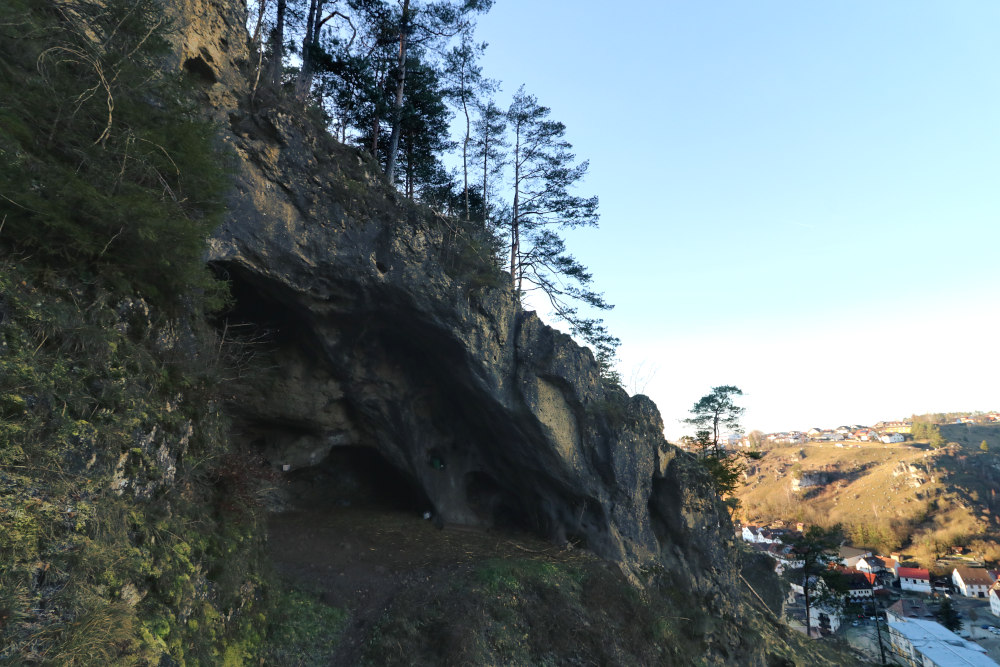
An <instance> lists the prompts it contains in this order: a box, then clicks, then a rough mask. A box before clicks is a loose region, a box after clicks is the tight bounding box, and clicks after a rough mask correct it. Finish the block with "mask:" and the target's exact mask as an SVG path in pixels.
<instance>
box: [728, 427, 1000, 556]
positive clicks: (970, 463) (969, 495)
mask: <svg viewBox="0 0 1000 667" xmlns="http://www.w3.org/2000/svg"><path fill="white" fill-rule="evenodd" d="M941 432H942V435H944V437H945V439H946V440H947V441H948V442H949V444H948V445H947V446H946V447H943V448H941V449H937V450H935V449H932V448H931V447H930V446H929V445H928V444H927V443H926V442H921V441H916V442H905V443H899V444H895V445H884V444H880V443H865V442H842V443H808V444H804V445H791V446H784V447H776V448H773V449H768V450H767V451H766V452H765V453H764V456H763V458H762V459H761V460H760V461H757V462H755V465H754V466H752V467H751V468H750V469H749V470H748V471H747V474H746V484H745V485H744V486H743V487H742V488H741V489H740V490H739V491H738V496H739V498H740V499H741V500H742V502H743V504H744V515H745V517H746V519H747V520H748V521H751V522H753V521H759V522H761V521H762V522H769V521H772V520H776V519H780V520H786V521H802V522H805V523H808V524H817V525H822V526H830V525H833V524H837V523H839V524H842V525H843V526H844V528H845V530H846V532H847V534H848V536H849V537H850V538H851V539H852V541H854V542H855V543H856V544H864V545H866V546H876V547H878V548H880V549H881V550H883V552H885V553H888V552H889V551H895V550H899V549H903V550H904V551H906V552H907V553H909V554H911V555H912V556H913V557H914V558H916V559H918V560H919V561H920V562H922V563H924V564H927V565H932V564H933V562H934V561H935V560H936V557H937V555H938V554H942V553H944V552H945V551H946V550H947V548H948V547H950V546H953V545H961V546H969V547H972V548H973V549H974V551H975V552H976V553H978V554H979V557H981V558H986V559H987V560H990V561H995V560H997V559H998V558H1000V548H998V546H997V545H998V539H1000V524H998V520H997V517H996V511H997V500H996V488H997V483H998V481H1000V456H998V452H1000V427H997V426H972V425H969V426H967V425H945V426H942V427H941ZM984 440H985V441H986V442H987V446H988V450H989V451H986V452H984V451H982V450H981V449H980V444H981V443H982V442H983V441H984ZM796 479H798V480H799V487H800V488H799V489H798V490H795V485H794V480H796Z"/></svg>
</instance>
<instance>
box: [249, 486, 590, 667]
mask: <svg viewBox="0 0 1000 667" xmlns="http://www.w3.org/2000/svg"><path fill="white" fill-rule="evenodd" d="M299 504H300V507H298V508H295V509H292V510H290V511H286V512H281V513H277V514H274V515H272V517H271V519H270V521H269V540H268V542H269V550H270V555H271V559H272V562H273V565H274V567H275V569H276V570H277V572H278V573H279V574H280V575H281V576H282V577H283V578H285V579H287V580H288V581H289V582H290V583H292V584H293V585H294V586H295V587H296V588H298V589H300V590H303V591H308V592H311V593H314V594H315V595H317V597H318V598H319V599H320V600H321V601H323V602H324V603H326V604H329V605H332V606H336V607H339V608H342V609H347V610H348V612H349V613H350V621H349V623H350V624H349V626H348V627H347V629H346V630H345V632H344V633H343V642H342V644H341V645H340V647H339V649H338V656H337V659H336V660H335V661H334V663H333V664H334V665H338V666H339V665H345V666H346V665H356V664H358V660H359V658H360V656H361V652H362V650H363V649H364V641H365V638H366V637H367V636H368V635H369V632H370V630H371V629H372V627H373V626H374V624H375V623H377V622H378V620H379V619H380V618H381V616H382V612H383V610H384V609H385V608H386V607H387V606H388V605H389V604H390V603H391V602H392V600H393V597H394V596H395V595H396V594H397V593H399V592H400V591H401V590H404V589H406V588H408V587H411V586H418V585H419V586H421V587H433V586H444V585H447V583H448V581H449V580H450V579H451V578H452V577H453V576H454V575H455V574H456V573H457V572H459V571H461V570H462V569H464V568H471V567H473V566H474V565H475V564H476V563H480V562H482V561H485V560H489V559H492V558H525V557H529V558H530V557H555V558H559V559H560V560H562V559H566V558H588V557H589V556H588V555H585V554H584V553H582V552H577V553H573V554H569V553H567V552H565V551H563V550H562V549H560V548H559V547H556V546H554V545H552V544H550V543H547V542H543V541H541V540H538V539H537V538H534V537H531V536H527V535H523V534H513V533H502V532H493V531H486V530H480V529H470V528H466V527H461V526H450V525H446V526H444V528H443V529H439V528H436V527H435V526H434V524H433V522H432V521H427V520H424V519H423V518H422V517H421V516H419V515H417V514H416V513H414V512H407V511H401V510H398V509H393V508H391V507H385V506H378V505H377V504H369V505H367V506H363V507H358V506H354V505H352V506H347V507H345V506H343V505H338V504H324V503H313V504H312V506H311V507H302V506H301V505H302V504H303V503H301V502H300V503H299Z"/></svg>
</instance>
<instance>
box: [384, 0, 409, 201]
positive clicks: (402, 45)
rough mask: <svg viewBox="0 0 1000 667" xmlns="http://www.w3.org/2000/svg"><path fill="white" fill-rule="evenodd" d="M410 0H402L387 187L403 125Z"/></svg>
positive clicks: (390, 178)
mask: <svg viewBox="0 0 1000 667" xmlns="http://www.w3.org/2000/svg"><path fill="white" fill-rule="evenodd" d="M409 20H410V0H403V13H402V16H401V18H400V27H399V62H398V63H397V68H396V100H395V102H394V104H393V106H392V134H391V135H389V156H388V158H387V159H386V161H385V177H386V180H388V181H389V185H393V184H394V183H395V180H396V176H395V171H396V151H397V150H399V135H400V132H401V130H402V124H403V87H404V86H405V84H406V32H407V30H408V29H409V25H408V24H409Z"/></svg>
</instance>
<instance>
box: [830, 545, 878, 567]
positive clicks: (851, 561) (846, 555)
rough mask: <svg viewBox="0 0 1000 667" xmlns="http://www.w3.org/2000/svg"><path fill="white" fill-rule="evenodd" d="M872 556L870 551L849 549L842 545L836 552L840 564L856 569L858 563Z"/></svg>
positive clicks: (855, 548)
mask: <svg viewBox="0 0 1000 667" xmlns="http://www.w3.org/2000/svg"><path fill="white" fill-rule="evenodd" d="M871 555H873V554H872V552H871V550H870V549H859V548H857V547H849V546H847V545H844V546H842V547H840V550H839V551H838V552H837V556H838V557H839V558H840V564H841V565H844V566H846V567H856V566H857V564H858V561H859V560H861V559H862V558H864V557H866V556H871Z"/></svg>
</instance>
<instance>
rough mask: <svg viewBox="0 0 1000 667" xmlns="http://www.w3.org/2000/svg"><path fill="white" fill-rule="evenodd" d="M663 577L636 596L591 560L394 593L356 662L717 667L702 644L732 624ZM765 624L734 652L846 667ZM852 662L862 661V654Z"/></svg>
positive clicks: (520, 563)
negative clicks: (752, 640) (710, 666)
mask: <svg viewBox="0 0 1000 667" xmlns="http://www.w3.org/2000/svg"><path fill="white" fill-rule="evenodd" d="M665 575H666V573H660V574H659V575H655V574H651V581H650V585H649V587H648V588H646V589H645V590H644V591H643V592H641V593H640V592H639V591H637V590H636V589H635V588H633V587H632V586H631V585H630V584H629V583H628V582H627V581H626V580H625V579H624V578H623V577H622V576H621V574H620V573H618V572H616V571H615V570H614V569H612V568H609V567H608V566H607V565H605V564H602V563H599V562H597V561H593V560H590V561H581V560H575V561H573V562H560V561H558V560H549V559H540V558H536V559H530V558H524V559H505V560H495V561H485V562H482V563H480V564H478V565H477V566H475V567H473V568H471V569H469V570H467V571H460V572H456V573H454V575H453V576H452V577H450V578H449V579H447V580H434V581H433V582H432V583H431V584H429V585H428V586H426V587H422V588H420V589H419V590H418V589H409V590H406V591H404V592H403V593H401V594H399V595H397V596H396V597H395V598H394V600H393V603H392V604H391V605H390V606H389V608H388V609H387V610H386V611H385V614H384V615H383V617H382V619H381V621H380V623H379V624H378V626H377V627H376V628H375V629H374V631H373V633H372V634H371V636H370V637H369V641H368V643H367V645H366V647H365V650H364V654H363V657H362V659H361V661H360V662H361V664H366V665H411V664H442V665H443V664H470V665H472V664H475V665H485V664H503V665H556V664H613V665H652V664H699V661H700V660H701V661H704V663H705V664H712V660H713V658H710V657H709V654H710V653H713V652H714V651H715V650H716V649H718V645H716V646H715V647H713V648H709V645H708V644H707V643H706V642H708V641H713V642H714V641H715V640H717V639H718V638H719V637H722V636H725V635H727V634H728V632H729V631H730V630H731V629H732V628H733V626H732V625H731V621H727V620H726V619H722V618H719V616H718V615H717V614H714V613H712V612H711V611H709V607H710V604H711V603H710V602H709V601H707V600H706V601H703V604H700V603H698V602H695V601H692V600H690V599H687V598H686V597H685V596H683V595H682V594H680V593H679V589H677V588H676V587H675V586H674V585H672V584H671V582H670V581H669V580H668V577H666V576H665ZM661 579H662V580H661ZM739 604H740V605H742V604H747V602H744V601H741V602H740V603H739ZM727 613H741V612H738V611H737V610H734V609H729V610H727ZM761 618H762V616H759V615H747V617H746V618H745V620H746V621H747V622H748V623H752V624H753V626H754V627H753V630H752V634H753V636H754V637H756V638H757V641H758V642H759V643H757V644H755V645H754V646H749V645H745V644H744V643H743V640H742V639H740V638H739V637H738V636H737V634H733V635H731V637H730V639H731V640H732V641H731V643H730V644H728V650H732V651H734V652H735V653H736V655H739V656H742V659H745V658H746V657H747V656H749V655H752V654H759V652H761V651H763V652H764V653H766V654H768V656H769V659H771V660H772V661H773V662H772V663H769V664H791V662H788V663H784V662H782V661H781V658H785V659H786V660H789V661H798V660H802V659H804V658H806V657H808V659H809V660H810V661H812V662H813V663H814V664H847V663H844V662H841V661H840V659H843V658H844V657H845V656H841V655H836V657H835V658H832V657H831V656H832V655H835V654H836V649H835V648H834V647H831V646H826V645H824V646H816V645H814V644H811V643H810V642H808V640H806V639H805V638H804V637H801V636H798V635H797V633H795V632H794V631H791V630H789V629H788V628H785V627H783V626H781V624H780V623H776V624H771V623H768V622H766V621H761V620H760V619H761ZM743 629H744V630H746V628H743ZM831 649H833V650H831ZM726 650H727V649H722V651H723V654H724V653H725V651H726ZM718 658H719V656H718V654H716V658H715V659H716V660H717V659H718ZM730 658H731V659H736V656H735V655H734V656H730ZM848 662H849V663H851V664H856V656H851V657H850V658H849V659H848Z"/></svg>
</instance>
